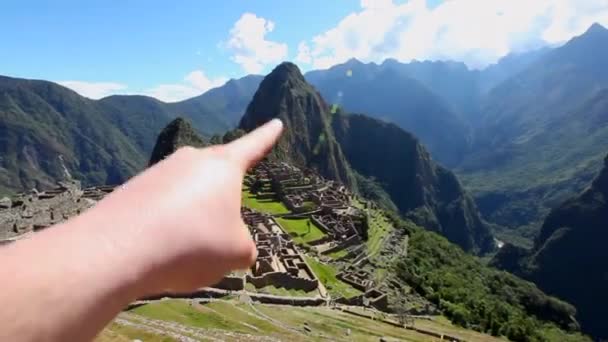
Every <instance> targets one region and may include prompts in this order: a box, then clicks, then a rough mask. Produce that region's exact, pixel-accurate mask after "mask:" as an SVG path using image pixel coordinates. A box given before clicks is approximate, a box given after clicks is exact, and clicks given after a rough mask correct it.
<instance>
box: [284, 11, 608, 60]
mask: <svg viewBox="0 0 608 342" xmlns="http://www.w3.org/2000/svg"><path fill="white" fill-rule="evenodd" d="M593 22H599V23H602V24H604V25H608V1H606V0H534V1H530V0H509V1H504V0H483V1H480V0H458V1H455V0H453V1H444V2H443V3H441V4H439V5H438V6H436V7H434V8H429V7H428V6H427V4H426V2H425V1H424V0H410V1H408V2H405V3H399V4H395V3H394V2H393V1H391V0H381V1H379V0H361V10H359V11H357V12H353V13H351V14H349V15H348V16H346V17H345V18H343V19H342V20H341V21H340V22H339V23H338V24H337V25H336V26H335V27H333V28H331V29H330V30H328V31H326V32H324V33H321V34H319V35H317V36H315V37H313V38H312V39H311V40H310V41H309V42H301V43H300V45H299V47H298V55H297V56H296V60H297V61H298V62H300V63H306V64H310V66H312V67H313V68H328V67H330V66H332V65H335V64H338V63H342V62H345V61H346V60H348V59H350V58H353V57H355V58H358V59H360V60H363V61H376V62H380V61H382V60H384V59H386V58H397V59H399V60H402V61H410V60H412V59H419V60H423V59H454V60H461V61H464V62H465V63H467V64H468V65H469V66H472V67H482V66H485V65H487V64H489V63H492V62H494V61H496V60H497V59H499V58H500V57H502V56H504V55H505V54H507V53H509V52H511V51H523V50H527V49H531V48H535V47H539V46H541V45H545V44H555V43H561V42H564V41H566V40H568V39H570V38H572V37H573V36H575V35H578V34H581V33H582V32H583V31H584V30H585V29H586V28H588V27H589V26H590V25H591V24H592V23H593Z"/></svg>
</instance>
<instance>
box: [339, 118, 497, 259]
mask: <svg viewBox="0 0 608 342" xmlns="http://www.w3.org/2000/svg"><path fill="white" fill-rule="evenodd" d="M333 130H334V132H335V136H336V139H337V141H338V142H339V144H340V146H341V147H342V150H343V151H344V154H345V156H346V159H347V160H348V161H349V163H350V165H351V166H352V168H353V169H355V170H356V171H357V172H358V173H360V174H361V175H363V176H365V177H368V178H373V179H375V180H376V181H377V182H378V183H379V184H381V185H382V187H383V188H384V190H385V191H386V192H387V193H388V194H389V195H390V197H391V199H392V201H393V202H394V203H395V204H396V206H397V207H398V208H399V210H400V211H401V212H402V213H404V214H405V215H406V217H408V218H410V219H411V220H412V221H414V222H416V223H417V224H418V225H420V226H423V227H425V228H427V229H430V230H433V231H437V232H439V233H440V234H442V235H444V236H445V237H447V238H448V240H450V241H452V242H454V243H456V244H457V245H459V246H461V247H462V248H463V249H464V250H467V251H472V252H476V253H479V252H482V253H483V252H487V251H490V250H492V249H493V248H494V239H493V237H492V234H491V232H490V229H489V228H488V226H487V224H486V223H484V222H483V221H482V220H481V218H480V216H479V213H478V211H477V208H476V207H475V203H474V202H473V200H472V199H471V198H470V197H469V196H468V195H467V194H466V193H465V192H464V190H463V189H462V186H461V185H460V183H459V181H458V179H457V178H456V176H454V174H453V173H451V172H450V171H449V170H447V169H446V168H444V167H442V166H439V165H437V164H436V163H434V162H433V160H432V159H431V157H430V156H429V153H428V152H427V151H426V149H425V148H424V147H423V146H422V145H421V144H420V143H419V142H418V139H416V138H415V137H414V136H413V135H411V134H409V133H407V132H406V131H404V130H402V129H400V128H399V127H397V126H396V125H394V124H391V123H385V122H382V121H380V120H377V119H373V118H369V117H367V116H364V115H358V114H357V115H354V114H353V115H345V114H338V115H336V116H335V117H334V120H333Z"/></svg>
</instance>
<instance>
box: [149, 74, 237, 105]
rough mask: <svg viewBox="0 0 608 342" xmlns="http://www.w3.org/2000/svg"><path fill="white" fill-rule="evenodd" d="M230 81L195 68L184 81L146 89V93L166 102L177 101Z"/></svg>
mask: <svg viewBox="0 0 608 342" xmlns="http://www.w3.org/2000/svg"><path fill="white" fill-rule="evenodd" d="M227 81H228V78H226V77H218V78H214V79H211V78H209V77H207V76H206V75H205V73H204V72H203V71H202V70H195V71H192V72H191V73H189V74H188V75H186V76H185V77H184V82H182V83H173V84H161V85H158V86H156V87H154V88H151V89H148V90H146V91H144V94H145V95H148V96H152V97H155V98H157V99H159V100H161V101H165V102H177V101H181V100H185V99H188V98H191V97H194V96H198V95H201V94H202V93H204V92H206V91H207V90H209V89H211V88H216V87H219V86H221V85H223V84H224V83H226V82H227Z"/></svg>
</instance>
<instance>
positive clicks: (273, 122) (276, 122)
mask: <svg viewBox="0 0 608 342" xmlns="http://www.w3.org/2000/svg"><path fill="white" fill-rule="evenodd" d="M268 125H272V126H277V127H280V128H283V121H282V120H281V119H279V118H274V119H272V120H270V121H269V122H268Z"/></svg>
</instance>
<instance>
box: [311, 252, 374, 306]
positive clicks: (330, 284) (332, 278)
mask: <svg viewBox="0 0 608 342" xmlns="http://www.w3.org/2000/svg"><path fill="white" fill-rule="evenodd" d="M306 262H307V263H308V265H309V266H310V268H312V271H313V272H314V273H315V274H316V275H317V278H319V281H321V282H322V283H323V285H325V287H326V288H327V291H329V293H330V294H331V295H332V296H341V297H345V298H351V297H355V296H358V295H360V294H361V293H362V292H361V291H359V290H357V289H355V288H354V287H352V286H350V285H348V284H347V283H344V282H342V281H341V280H339V279H338V278H336V274H338V270H337V269H336V268H335V267H334V266H332V265H329V264H324V263H321V262H319V261H317V260H316V259H313V258H310V257H306Z"/></svg>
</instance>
